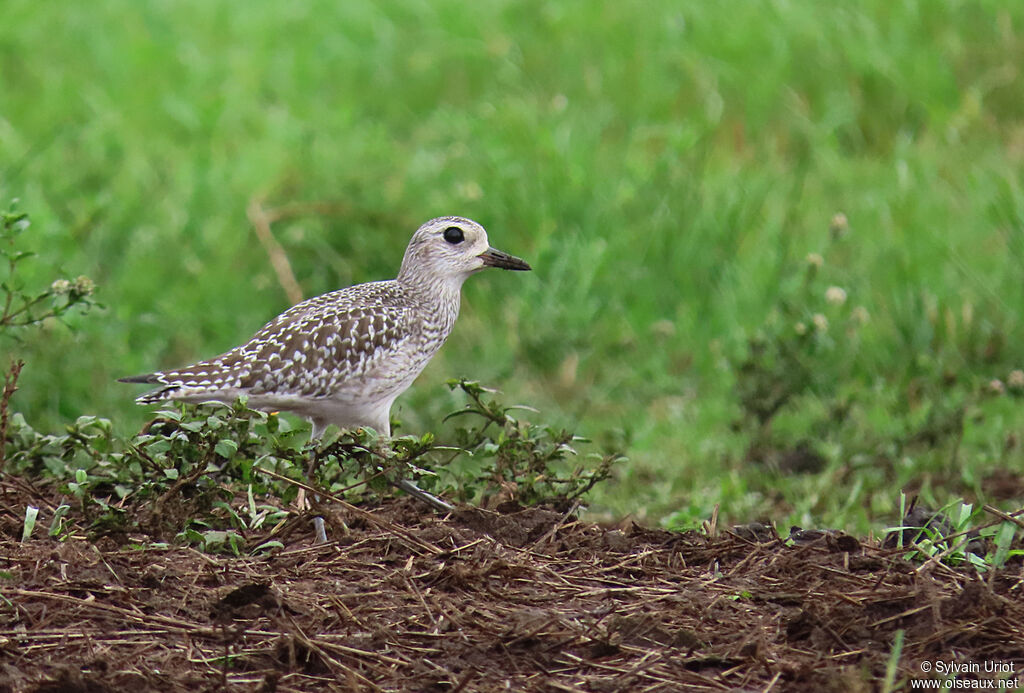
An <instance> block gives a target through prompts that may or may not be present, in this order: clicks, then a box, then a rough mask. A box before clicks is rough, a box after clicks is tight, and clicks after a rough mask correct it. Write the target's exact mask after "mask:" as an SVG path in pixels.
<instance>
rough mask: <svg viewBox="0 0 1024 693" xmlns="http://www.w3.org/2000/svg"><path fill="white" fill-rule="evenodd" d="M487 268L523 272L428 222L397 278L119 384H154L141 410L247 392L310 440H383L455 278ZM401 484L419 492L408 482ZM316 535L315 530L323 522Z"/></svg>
mask: <svg viewBox="0 0 1024 693" xmlns="http://www.w3.org/2000/svg"><path fill="white" fill-rule="evenodd" d="M488 267H500V268H503V269H509V270H529V269H530V266H529V265H528V264H527V263H526V262H524V261H523V260H521V259H519V258H517V257H514V256H512V255H509V254H507V253H504V252H502V251H500V250H496V249H494V248H492V247H490V245H489V244H488V241H487V233H486V232H485V231H484V228H483V227H482V226H481V225H480V224H478V223H476V222H475V221H472V220H470V219H465V218H463V217H440V218H437V219H432V220H430V221H428V222H427V223H425V224H423V226H421V227H420V228H419V229H417V231H416V232H415V233H414V234H413V236H412V240H411V241H410V242H409V246H408V247H407V248H406V250H405V257H404V258H403V259H402V267H401V269H400V270H399V272H398V277H397V278H396V279H393V280H390V281H379V282H370V283H367V284H359V285H356V286H350V287H348V288H347V289H341V290H339V291H332V292H330V293H326V294H323V295H322V296H317V297H316V298H311V299H308V300H306V301H303V302H301V303H298V304H296V305H294V306H292V307H291V308H289V309H288V310H286V311H285V312H284V313H282V314H281V315H279V316H278V317H276V318H274V319H273V320H271V321H270V322H268V323H267V324H266V325H264V326H263V328H262V329H260V331H259V332H257V333H256V334H255V336H253V338H252V339H250V340H249V341H248V342H247V343H245V344H243V345H241V346H238V347H235V348H234V349H232V350H230V351H228V352H226V353H224V354H221V355H220V356H217V357H215V358H212V359H209V360H207V361H200V362H199V363H196V364H193V365H191V366H186V367H184V368H178V369H175V370H169V371H160V372H157V373H149V374H146V375H140V376H134V377H130V378H122V379H121V381H122V382H128V383H152V384H156V385H158V386H159V387H157V388H156V389H155V390H152V391H150V392H147V393H145V394H143V395H141V396H140V397H138V398H137V399H136V400H135V401H136V402H137V403H139V404H153V403H155V402H162V401H165V400H178V401H184V402H194V403H199V402H209V401H218V402H226V403H232V402H234V401H235V400H236V399H237V398H238V397H239V396H240V395H245V396H246V397H247V398H248V405H249V406H250V407H252V408H254V409H260V410H265V411H286V412H292V413H294V414H297V415H299V416H301V417H304V418H306V419H308V420H309V421H310V422H312V424H313V432H312V438H314V439H318V438H320V437H321V436H322V435H323V433H324V431H325V430H326V428H327V426H329V425H330V424H334V425H335V426H338V427H339V428H356V427H360V426H370V427H372V428H374V429H375V430H376V431H377V432H378V433H380V434H382V435H383V436H390V435H391V420H390V415H391V405H392V404H394V402H395V399H396V398H397V397H398V396H399V395H401V394H402V393H403V392H405V390H407V389H408V388H409V386H410V385H412V382H413V381H414V380H415V379H416V376H418V375H419V374H420V372H421V371H422V370H423V369H424V367H426V365H427V363H428V362H429V361H430V359H431V357H433V356H434V354H435V353H437V350H438V349H440V348H441V345H442V344H444V342H445V340H446V339H447V338H448V334H449V333H450V332H451V330H452V326H453V325H454V324H455V319H456V317H458V314H459V303H460V297H461V289H462V282H463V281H465V280H466V278H467V277H469V276H470V275H471V274H475V273H476V272H479V271H480V270H483V269H486V268H488ZM400 486H401V487H402V488H403V489H405V490H406V491H408V492H410V493H414V494H416V492H419V493H423V492H422V491H420V490H419V489H418V488H417V487H416V486H415V485H413V484H411V483H408V482H403V483H401V484H400ZM414 489H415V490H414ZM424 495H426V494H424ZM317 531H318V534H322V522H321V523H318V526H317Z"/></svg>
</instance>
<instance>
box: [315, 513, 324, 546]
mask: <svg viewBox="0 0 1024 693" xmlns="http://www.w3.org/2000/svg"><path fill="white" fill-rule="evenodd" d="M313 531H314V532H316V538H314V539H313V544H326V543H327V529H326V526H325V524H324V518H322V517H320V516H317V517H314V518H313Z"/></svg>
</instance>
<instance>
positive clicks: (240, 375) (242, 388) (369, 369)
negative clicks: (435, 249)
mask: <svg viewBox="0 0 1024 693" xmlns="http://www.w3.org/2000/svg"><path fill="white" fill-rule="evenodd" d="M403 298H404V297H403V295H402V293H401V291H398V290H396V287H395V284H394V282H375V283H371V284H362V285H359V286H355V287H350V288H348V289H342V290H341V291H335V292H331V293H328V294H324V295H322V296H317V297H316V298H311V299H309V300H307V301H303V302H302V303H299V304H296V305H294V306H292V307H291V308H290V309H288V310H287V311H285V312H284V313H282V314H281V315H279V316H278V317H277V318H275V319H274V320H272V321H270V322H269V323H267V324H266V325H264V326H263V328H261V329H260V331H259V332H257V333H256V334H255V335H254V336H253V338H252V339H251V340H249V341H248V342H247V343H246V344H243V345H242V346H239V347H236V348H234V349H232V350H231V351H229V352H227V353H225V354H222V355H220V356H218V357H216V358H213V359H209V360H207V361H201V362H199V363H196V364H194V365H191V366H187V367H185V368H180V369H177V370H173V371H164V372H160V373H153V374H151V375H148V376H141V377H139V378H130V379H126V380H128V381H130V382H150V383H159V384H161V385H164V387H162V388H159V389H157V390H153V391H151V392H147V393H145V394H143V395H142V396H141V397H139V398H138V399H137V400H136V401H138V402H139V403H140V404H149V403H153V402H159V401H162V400H167V399H199V398H201V397H203V396H210V397H211V398H214V397H215V396H216V395H218V394H220V395H229V396H237V395H242V394H245V395H251V396H258V395H284V396H301V397H306V398H320V397H329V396H332V395H335V394H338V393H339V392H341V393H344V392H345V391H346V390H348V389H352V390H353V394H356V393H361V392H362V391H363V390H365V385H366V382H365V381H366V380H367V378H366V376H368V375H371V376H374V375H379V374H377V373H376V372H375V371H377V370H379V368H378V366H379V365H380V364H381V363H382V362H386V361H387V360H388V359H389V357H391V356H392V355H393V354H394V353H395V352H397V351H400V350H401V347H402V345H403V344H404V343H405V342H406V340H408V339H409V336H410V330H409V325H410V321H411V318H412V316H411V305H409V304H408V302H407V301H405V300H403Z"/></svg>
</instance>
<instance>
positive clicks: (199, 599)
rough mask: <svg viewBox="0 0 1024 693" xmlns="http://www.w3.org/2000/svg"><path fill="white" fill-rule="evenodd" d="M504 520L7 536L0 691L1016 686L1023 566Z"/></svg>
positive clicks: (399, 507) (408, 513)
mask: <svg viewBox="0 0 1024 693" xmlns="http://www.w3.org/2000/svg"><path fill="white" fill-rule="evenodd" d="M501 510H502V511H503V512H490V511H485V510H479V509H464V510H460V511H458V512H456V513H454V514H452V515H451V516H450V517H448V518H441V517H438V516H436V515H433V514H430V513H429V512H426V511H423V510H421V509H420V508H419V507H416V506H414V505H412V504H411V503H410V502H408V501H392V502H390V503H386V504H385V505H383V506H382V507H380V508H376V509H374V510H372V514H371V513H367V512H365V511H357V512H352V511H349V512H347V513H346V514H345V515H344V517H343V519H345V520H346V521H347V523H348V531H347V532H346V533H344V534H343V535H342V532H341V531H340V530H335V531H334V536H336V537H338V540H337V541H335V542H334V543H332V544H328V545H325V546H321V547H312V546H310V545H309V540H310V538H311V531H310V529H309V527H308V522H307V521H305V520H303V521H302V522H301V523H300V524H295V525H292V527H291V528H293V529H295V530H296V531H294V532H291V534H290V536H291V538H290V539H289V538H287V537H288V534H289V533H288V532H282V533H281V535H282V536H285V537H286V539H285V541H286V543H287V544H288V546H287V548H286V549H285V550H283V551H281V552H279V553H277V554H276V555H274V556H272V557H269V558H233V557H219V556H211V555H207V554H202V553H199V552H197V551H195V550H192V549H189V548H180V547H175V548H166V549H145V550H142V549H133V548H130V547H127V546H116V545H114V542H113V541H111V542H110V545H109V546H104V545H103V542H100V545H97V544H93V543H89V542H86V541H84V540H69V541H65V542H63V543H59V542H56V541H54V540H33V541H30V542H26V543H20V542H17V541H14V540H13V539H10V538H7V539H3V540H0V547H2V548H0V556H2V558H0V571H2V572H3V575H2V578H0V597H2V599H0V691H33V692H37V693H43V692H47V693H55V692H57V691H60V692H67V693H93V692H95V693H106V692H109V691H128V690H130V691H137V692H140V693H141V692H142V691H151V690H152V691H161V692H163V693H170V692H172V691H264V692H267V693H269V692H272V691H279V692H282V693H283V692H286V691H317V690H336V691H401V690H410V691H495V690H523V691H592V692H594V693H602V692H611V691H677V690H690V689H695V690H696V689H700V690H704V689H706V690H748V691H769V690H770V691H859V690H864V691H869V690H878V689H879V681H881V680H882V679H883V677H884V676H885V671H886V664H887V662H888V660H889V659H890V653H891V652H892V651H893V646H894V645H893V643H894V637H895V634H896V632H897V631H898V630H902V631H904V633H905V638H904V643H903V649H902V658H901V659H900V662H899V670H898V672H897V677H896V681H897V686H900V685H905V684H906V682H907V681H908V679H909V678H912V677H922V676H923V675H922V674H921V669H920V667H921V664H922V662H926V661H927V662H935V661H937V660H946V661H948V660H954V659H955V660H959V661H962V662H976V663H984V662H990V661H999V662H1004V663H1008V664H1011V665H1013V666H1015V668H1016V669H1017V671H1020V670H1021V669H1022V668H1024V599H1022V596H1021V592H1022V589H1024V587H1022V582H1024V581H1022V573H1021V566H1020V563H1019V562H1018V563H1016V564H1015V565H1014V566H1013V567H1011V568H1008V569H1006V570H1003V571H1000V572H999V573H997V574H988V575H986V576H983V577H979V576H978V574H976V573H975V572H974V571H973V570H962V571H961V570H953V569H950V568H948V567H946V566H944V565H942V564H940V563H929V564H925V565H923V566H921V565H911V564H909V563H906V562H904V561H902V560H901V559H900V558H899V552H897V551H892V550H886V549H883V548H881V547H879V546H878V545H876V544H872V545H868V544H865V543H862V542H859V541H857V540H856V539H854V538H852V537H848V536H845V535H838V536H837V535H835V534H823V535H822V536H821V537H820V539H819V540H816V541H811V542H809V543H806V544H802V545H797V546H792V545H787V544H786V543H784V542H782V541H779V540H778V539H770V540H769V541H766V542H763V543H755V541H753V540H752V539H756V538H758V537H757V536H755V535H750V536H749V537H741V536H738V535H736V534H732V533H723V534H722V535H720V536H718V537H715V538H709V537H706V536H703V535H700V534H697V533H686V534H674V533H669V532H665V531H659V530H652V529H645V528H643V527H639V526H636V525H632V524H629V525H627V526H623V527H619V528H604V527H600V526H597V525H594V524H589V523H586V522H582V521H577V520H575V519H573V518H572V517H571V516H569V515H566V514H563V513H560V512H555V511H551V510H542V509H528V510H524V509H521V508H518V507H516V506H506V507H504V508H502V509H501ZM296 522H298V521H297V520H296ZM4 534H6V535H7V536H8V537H9V536H10V533H9V532H6V531H5V532H4ZM762 538H763V537H762ZM977 676H981V677H982V678H984V677H986V676H992V674H987V673H984V672H983V673H979V674H977ZM967 678H969V677H967Z"/></svg>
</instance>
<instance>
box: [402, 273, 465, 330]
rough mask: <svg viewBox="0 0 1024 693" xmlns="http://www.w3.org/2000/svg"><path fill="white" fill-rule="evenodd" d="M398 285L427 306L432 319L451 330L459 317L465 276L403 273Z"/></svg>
mask: <svg viewBox="0 0 1024 693" xmlns="http://www.w3.org/2000/svg"><path fill="white" fill-rule="evenodd" d="M397 281H398V283H399V284H400V285H402V287H403V288H404V289H405V290H406V291H407V292H408V293H409V295H410V296H412V297H413V298H414V299H415V300H416V301H417V302H419V303H420V304H421V305H423V306H425V307H426V308H427V309H428V311H429V314H430V315H431V317H432V318H434V319H436V320H437V322H438V323H440V324H441V325H443V326H445V327H447V328H448V329H451V326H452V325H453V324H454V323H455V319H456V318H457V317H458V316H459V304H460V303H461V301H462V282H463V281H465V277H463V276H451V275H449V276H445V277H441V276H437V275H431V276H423V275H421V274H415V273H407V272H402V273H401V274H399V275H398V279H397Z"/></svg>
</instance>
